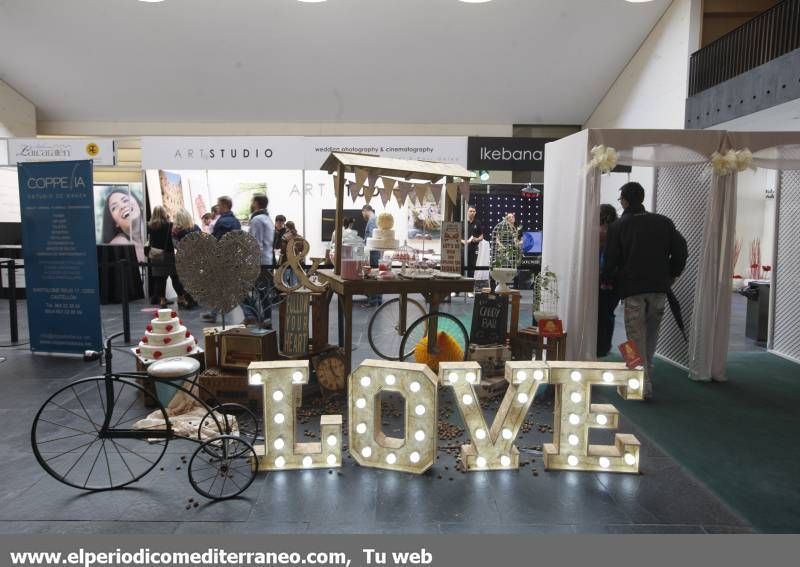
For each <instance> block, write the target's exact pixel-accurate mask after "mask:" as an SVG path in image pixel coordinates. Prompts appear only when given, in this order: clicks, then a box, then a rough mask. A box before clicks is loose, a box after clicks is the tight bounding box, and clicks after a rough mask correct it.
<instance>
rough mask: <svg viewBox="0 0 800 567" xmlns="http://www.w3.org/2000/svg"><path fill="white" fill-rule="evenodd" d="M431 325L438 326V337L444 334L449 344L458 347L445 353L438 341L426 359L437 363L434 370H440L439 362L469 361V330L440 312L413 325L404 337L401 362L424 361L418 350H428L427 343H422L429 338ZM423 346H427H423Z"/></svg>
mask: <svg viewBox="0 0 800 567" xmlns="http://www.w3.org/2000/svg"><path fill="white" fill-rule="evenodd" d="M431 325H435V326H436V329H437V336H438V335H440V334H442V333H444V334H446V335H447V336H448V337H449V340H448V344H449V345H450V346H455V345H457V346H458V348H457V349H456V348H452V349H451V350H450V351H443V350H442V349H441V348H440V346H441V345H440V344H439V342H438V341H437V344H436V345H434V347H433V349H431V350H430V351H429V352H430V356H429V357H426V358H427V359H428V360H433V361H435V366H436V368H434V370H436V369H437V368H438V363H439V362H460V361H464V360H466V359H467V355H468V354H469V333H468V332H467V328H466V327H465V326H464V324H463V323H462V322H461V321H459V320H458V319H456V318H455V317H454V316H452V315H450V314H449V313H442V312H438V313H428V314H427V315H424V316H422V317H420V318H419V319H417V320H416V321H414V322H413V323H412V324H411V326H410V327H409V328H408V331H407V332H406V334H405V335H404V336H403V341H402V342H401V343H400V350H399V357H400V358H399V359H400V360H401V361H403V362H407V361H409V360H411V361H416V362H422V361H423V360H422V358H421V357H419V356H418V353H417V348H425V349H426V350H427V349H428V347H427V341H426V342H425V343H422V341H423V339H426V337H427V336H428V331H429V328H430V326H431ZM422 344H424V345H425V346H424V347H423V346H421V345H422Z"/></svg>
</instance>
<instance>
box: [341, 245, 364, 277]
mask: <svg viewBox="0 0 800 567" xmlns="http://www.w3.org/2000/svg"><path fill="white" fill-rule="evenodd" d="M365 257H366V254H364V247H363V246H353V245H349V244H342V272H341V273H342V279H343V280H360V279H362V278H363V276H362V267H363V266H364V263H365ZM367 265H369V264H367Z"/></svg>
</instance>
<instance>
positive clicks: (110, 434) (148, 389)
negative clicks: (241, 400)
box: [31, 333, 259, 500]
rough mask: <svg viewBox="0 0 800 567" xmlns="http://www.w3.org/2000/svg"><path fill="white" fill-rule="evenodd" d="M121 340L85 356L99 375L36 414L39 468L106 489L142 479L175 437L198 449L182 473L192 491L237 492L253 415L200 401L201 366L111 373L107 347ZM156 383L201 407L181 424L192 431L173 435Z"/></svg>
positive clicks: (245, 472)
mask: <svg viewBox="0 0 800 567" xmlns="http://www.w3.org/2000/svg"><path fill="white" fill-rule="evenodd" d="M121 335H122V333H119V334H117V335H113V336H111V337H109V338H108V339H107V340H106V342H105V347H104V350H103V352H102V353H101V352H95V351H87V353H86V354H85V355H84V360H86V361H92V360H94V361H97V360H104V362H105V373H104V374H103V375H102V376H94V377H91V378H84V379H81V380H77V381H75V382H72V383H70V384H67V385H66V386H64V387H63V388H61V389H60V390H58V391H57V392H56V393H54V394H53V395H52V396H50V397H49V398H48V400H47V401H46V402H45V403H44V404H43V405H42V407H41V408H40V409H39V411H38V412H37V414H36V417H35V419H34V421H33V427H32V429H31V447H32V449H33V453H34V455H35V456H36V459H37V460H38V461H39V464H40V465H41V466H42V467H43V468H44V470H45V471H47V473H48V474H50V476H52V477H53V478H55V479H56V480H58V481H60V482H62V483H64V484H66V485H69V486H72V487H75V488H79V489H83V490H90V491H100V490H111V489H116V488H122V487H124V486H127V485H129V484H132V483H134V482H136V481H138V480H139V479H141V478H142V477H144V476H145V475H146V474H148V473H149V472H150V471H152V470H153V469H154V468H155V467H156V465H157V464H158V462H159V461H160V460H161V459H162V458H163V457H164V454H165V453H166V450H167V445H168V444H169V442H170V441H172V440H176V439H181V440H186V441H192V442H195V443H196V444H197V445H198V446H197V448H196V449H195V451H194V453H193V454H192V456H191V459H190V460H189V463H188V473H189V482H190V483H191V485H192V487H193V488H194V489H195V490H196V491H197V492H198V493H199V494H201V495H203V496H205V497H207V498H211V499H214V500H223V499H227V498H233V497H235V496H238V495H239V494H241V493H242V492H244V491H245V490H246V489H247V487H249V486H250V484H251V483H252V482H253V480H254V479H255V475H256V470H257V462H258V457H257V455H256V452H255V449H254V444H255V442H256V440H257V439H258V436H259V423H258V420H257V418H256V416H255V414H253V412H252V411H251V410H250V409H249V408H246V407H244V406H241V405H239V404H230V403H225V404H219V403H216V402H212V403H208V402H206V401H204V399H205V400H213V396H211V395H209V393H208V392H207V391H205V390H204V389H203V388H202V386H201V385H200V384H199V383H198V376H199V371H200V363H199V362H198V361H197V360H195V359H193V358H189V357H178V358H169V359H164V360H160V361H156V362H154V363H152V364H151V365H150V366H149V367H148V369H147V372H114V371H113V370H112V366H111V359H112V350H113V349H112V344H111V343H112V340H113V339H115V338H117V337H119V336H121ZM158 384H162V389H163V388H165V387H166V388H171V389H174V390H175V391H176V395H178V394H177V393H183V394H185V395H186V396H188V398H186V399H189V400H193V401H194V402H196V404H199V407H201V408H202V410H201V411H198V412H196V413H195V414H194V415H196V418H193V419H190V420H189V421H188V423H187V425H188V426H189V427H188V430H190V431H193V432H194V431H196V433H195V434H185V433H179V432H178V431H176V428H175V427H174V426H173V423H172V422H171V421H170V416H169V415H168V413H167V408H165V407H164V404H163V403H162V402H161V401H159V397H158V396H157V395H156V388H157V385H158ZM195 407H197V405H195Z"/></svg>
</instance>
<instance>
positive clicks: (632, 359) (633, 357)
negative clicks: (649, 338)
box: [619, 341, 644, 370]
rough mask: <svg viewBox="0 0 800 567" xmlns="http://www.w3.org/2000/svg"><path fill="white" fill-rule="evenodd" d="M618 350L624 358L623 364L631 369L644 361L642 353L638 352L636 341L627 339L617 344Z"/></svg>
mask: <svg viewBox="0 0 800 567" xmlns="http://www.w3.org/2000/svg"><path fill="white" fill-rule="evenodd" d="M619 352H620V353H622V358H624V359H625V365H626V366H627V367H628V368H630V369H631V370H633V369H635V368H637V367H639V366H642V363H643V362H644V361H643V360H642V355H640V354H639V350H638V349H637V348H636V343H634V342H633V341H627V342H624V343H622V344H621V345H619Z"/></svg>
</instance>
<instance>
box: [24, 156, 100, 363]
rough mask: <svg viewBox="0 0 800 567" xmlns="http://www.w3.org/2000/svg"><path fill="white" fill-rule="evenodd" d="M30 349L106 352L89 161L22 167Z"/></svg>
mask: <svg viewBox="0 0 800 567" xmlns="http://www.w3.org/2000/svg"><path fill="white" fill-rule="evenodd" d="M18 177H19V197H20V199H19V201H20V209H21V211H22V241H23V244H24V246H23V248H22V250H23V252H24V256H25V283H26V285H25V287H26V293H27V297H28V300H27V305H28V327H29V330H30V345H31V350H32V351H35V352H48V353H68V354H82V353H83V351H84V350H86V349H94V350H97V349H99V348H100V347H101V343H102V332H101V329H100V293H99V287H98V277H97V248H96V244H95V230H94V193H93V191H92V188H93V186H94V185H93V177H92V163H91V162H90V161H88V160H80V161H60V162H51V163H22V164H20V165H19V166H18Z"/></svg>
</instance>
